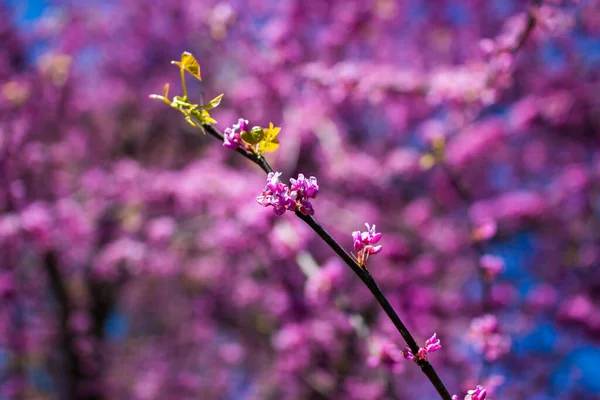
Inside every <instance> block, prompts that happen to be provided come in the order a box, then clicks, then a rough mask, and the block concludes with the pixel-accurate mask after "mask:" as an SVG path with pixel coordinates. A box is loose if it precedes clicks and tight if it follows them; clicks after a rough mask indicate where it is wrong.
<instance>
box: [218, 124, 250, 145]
mask: <svg viewBox="0 0 600 400" xmlns="http://www.w3.org/2000/svg"><path fill="white" fill-rule="evenodd" d="M247 131H248V120H247V119H244V118H240V119H238V122H237V124H234V125H233V126H232V127H231V128H225V131H224V132H223V147H226V148H228V149H231V150H235V149H237V147H238V146H239V145H240V140H241V139H242V135H243V133H244V132H247Z"/></svg>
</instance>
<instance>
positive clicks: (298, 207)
mask: <svg viewBox="0 0 600 400" xmlns="http://www.w3.org/2000/svg"><path fill="white" fill-rule="evenodd" d="M279 176H281V172H277V173H273V172H271V173H269V175H268V176H267V185H266V186H265V188H264V190H263V193H262V195H261V196H258V197H257V198H256V201H257V202H258V204H260V205H261V206H263V207H267V206H273V212H275V214H277V215H282V214H283V213H285V211H286V210H290V211H299V212H300V213H302V214H303V215H313V214H314V212H315V211H314V209H313V206H312V204H311V203H310V201H309V199H310V198H315V197H316V196H317V193H318V192H319V185H318V184H317V178H315V177H314V176H311V177H310V178H309V179H305V178H304V175H302V174H299V175H298V179H293V178H292V179H290V183H291V189H290V187H288V186H287V185H285V184H284V183H281V181H279Z"/></svg>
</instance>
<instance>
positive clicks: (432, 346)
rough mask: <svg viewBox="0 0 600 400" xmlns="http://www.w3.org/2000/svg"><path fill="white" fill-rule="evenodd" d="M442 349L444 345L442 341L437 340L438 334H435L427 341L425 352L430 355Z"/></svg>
mask: <svg viewBox="0 0 600 400" xmlns="http://www.w3.org/2000/svg"><path fill="white" fill-rule="evenodd" d="M441 348H442V344H441V342H440V339H438V338H437V334H435V333H434V334H433V335H432V336H431V337H430V338H429V339H427V341H426V342H425V350H426V351H427V352H428V353H434V352H436V351H438V350H439V349H441Z"/></svg>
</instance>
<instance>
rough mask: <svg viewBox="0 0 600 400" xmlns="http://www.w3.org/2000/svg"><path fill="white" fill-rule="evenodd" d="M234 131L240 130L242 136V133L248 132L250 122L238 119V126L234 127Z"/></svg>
mask: <svg viewBox="0 0 600 400" xmlns="http://www.w3.org/2000/svg"><path fill="white" fill-rule="evenodd" d="M233 129H239V130H240V134H241V132H247V131H248V120H247V119H244V118H240V119H238V122H237V124H234V125H233Z"/></svg>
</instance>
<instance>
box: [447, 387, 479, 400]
mask: <svg viewBox="0 0 600 400" xmlns="http://www.w3.org/2000/svg"><path fill="white" fill-rule="evenodd" d="M486 396H487V390H485V388H484V387H483V386H481V385H477V387H476V388H475V389H471V390H469V391H468V392H467V395H466V396H465V398H464V400H485V399H486ZM452 400H460V399H459V397H458V396H457V395H454V396H452Z"/></svg>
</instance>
